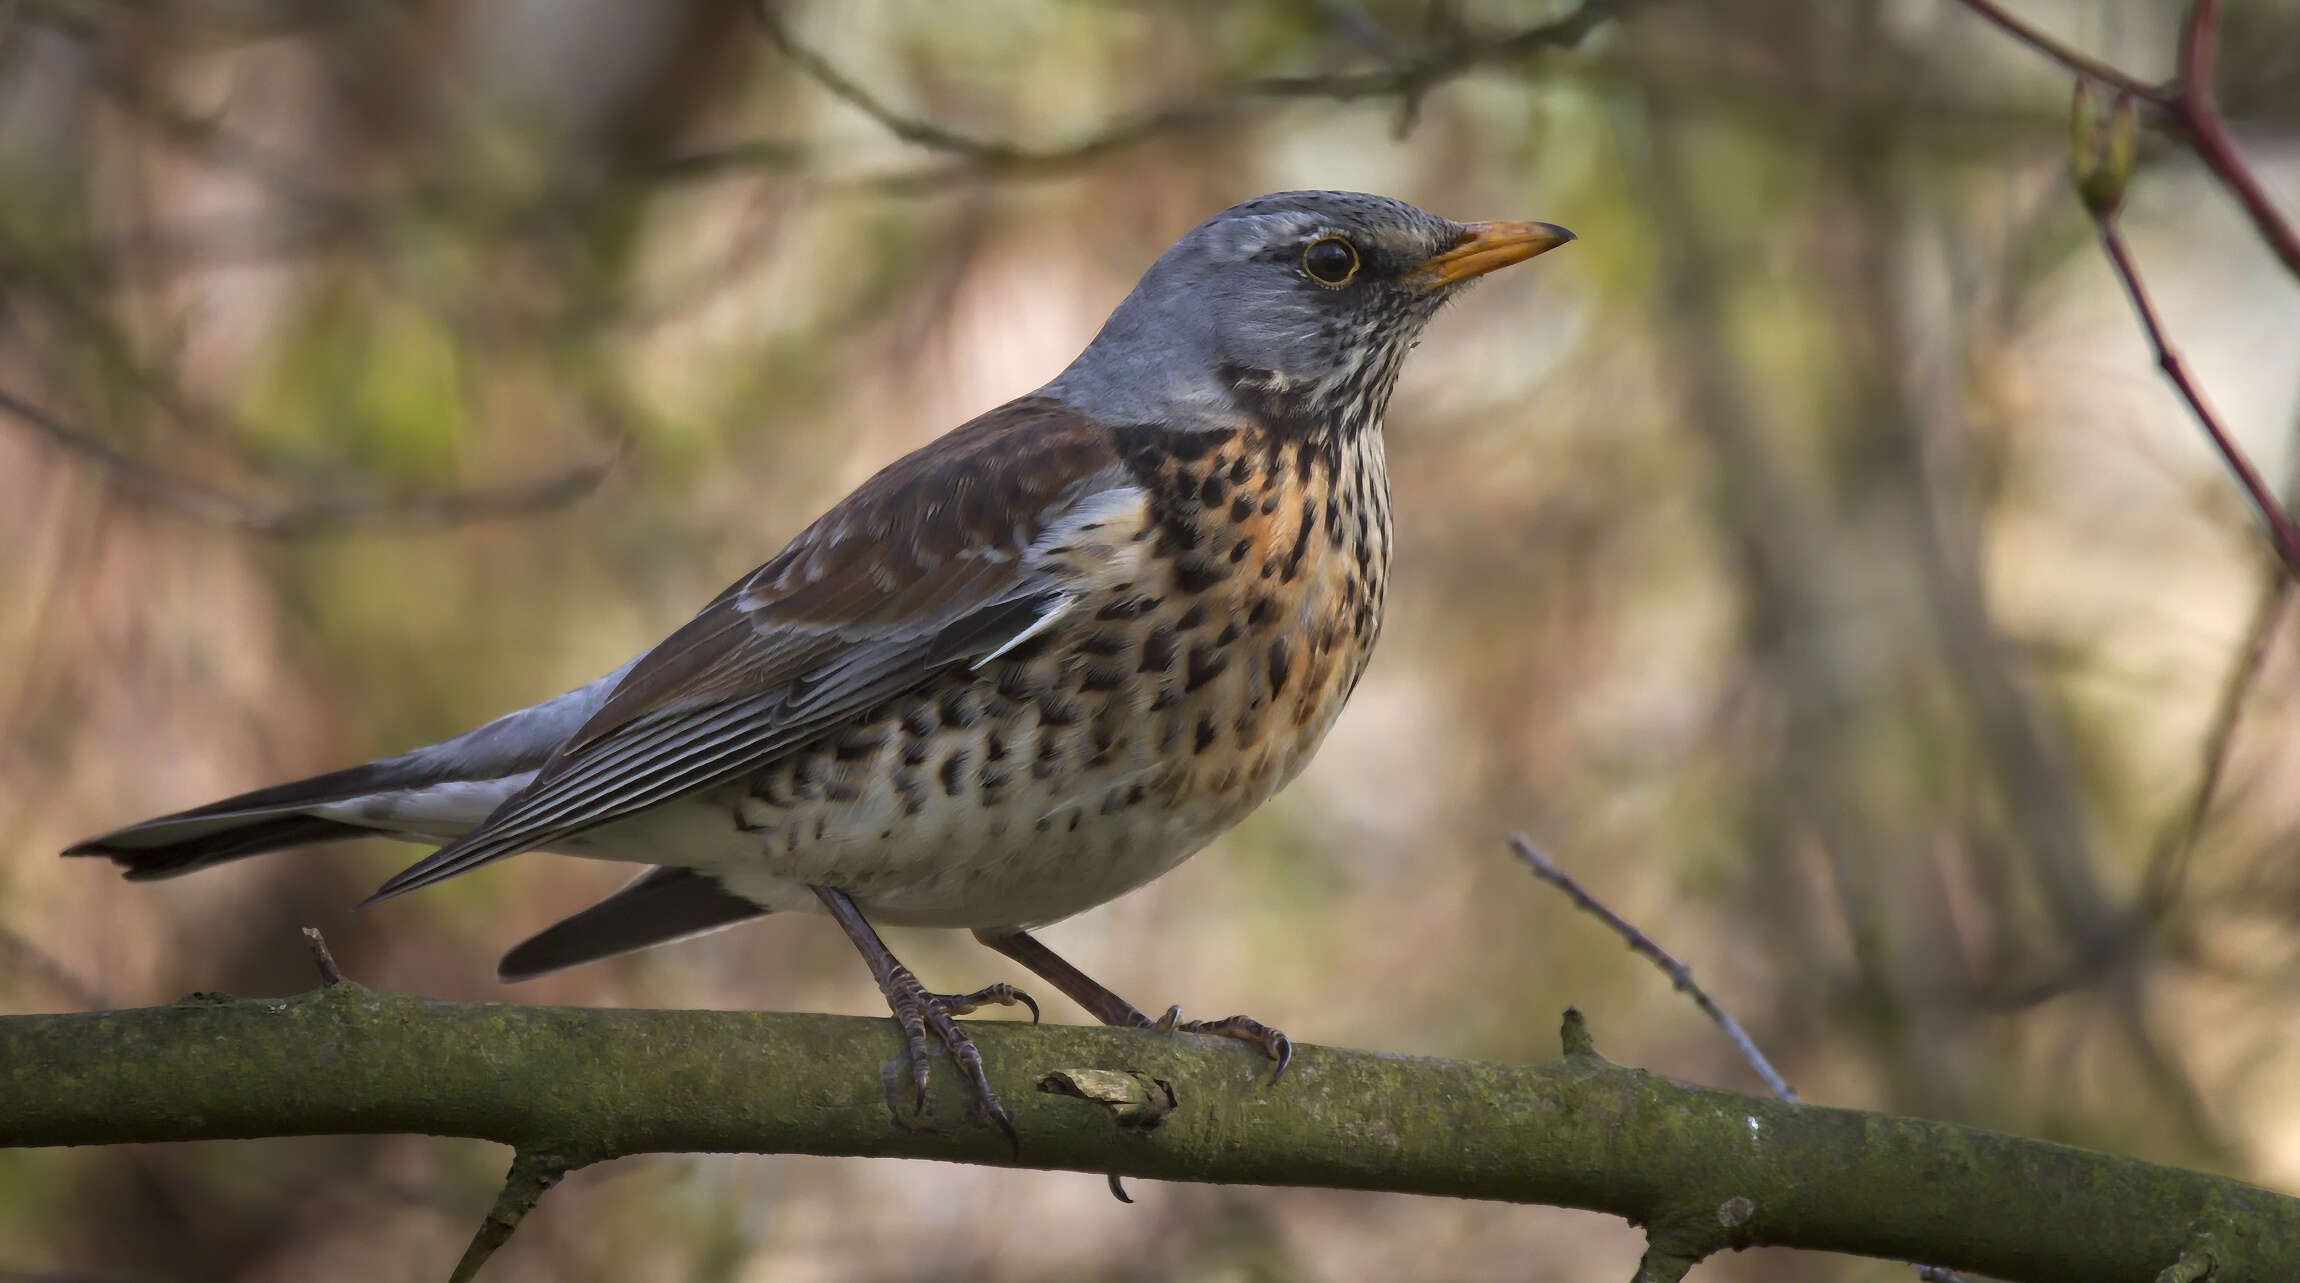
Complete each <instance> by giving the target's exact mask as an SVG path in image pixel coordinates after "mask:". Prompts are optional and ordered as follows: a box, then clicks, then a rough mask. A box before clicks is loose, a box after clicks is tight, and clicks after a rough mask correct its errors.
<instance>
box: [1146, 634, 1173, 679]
mask: <svg viewBox="0 0 2300 1283" xmlns="http://www.w3.org/2000/svg"><path fill="white" fill-rule="evenodd" d="M1172 667H1174V630H1173V629H1172V628H1170V627H1168V626H1167V625H1165V624H1160V625H1158V626H1157V627H1156V628H1153V629H1151V630H1150V632H1149V634H1148V635H1147V636H1145V637H1143V639H1142V666H1141V667H1140V668H1139V669H1138V670H1137V671H1139V672H1145V673H1163V672H1165V671H1167V670H1168V669H1170V668H1172Z"/></svg>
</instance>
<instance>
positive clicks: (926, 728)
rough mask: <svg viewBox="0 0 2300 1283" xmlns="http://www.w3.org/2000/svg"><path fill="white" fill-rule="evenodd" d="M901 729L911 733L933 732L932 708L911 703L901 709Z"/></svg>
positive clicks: (928, 733)
mask: <svg viewBox="0 0 2300 1283" xmlns="http://www.w3.org/2000/svg"><path fill="white" fill-rule="evenodd" d="M902 729H903V730H904V731H905V732H907V733H909V734H911V735H918V736H926V735H932V734H934V710H933V709H931V708H928V707H927V706H926V705H924V704H913V705H911V706H910V707H909V708H906V709H904V710H902Z"/></svg>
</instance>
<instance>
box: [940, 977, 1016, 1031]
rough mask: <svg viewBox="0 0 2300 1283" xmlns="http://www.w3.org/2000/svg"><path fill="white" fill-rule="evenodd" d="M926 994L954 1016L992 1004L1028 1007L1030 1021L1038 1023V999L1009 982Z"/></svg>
mask: <svg viewBox="0 0 2300 1283" xmlns="http://www.w3.org/2000/svg"><path fill="white" fill-rule="evenodd" d="M927 996H928V997H930V998H933V999H934V1000H935V1001H936V1002H939V1003H941V1004H942V1006H943V1009H944V1010H945V1011H948V1012H949V1013H950V1014H952V1015H954V1016H963V1015H966V1014H967V1013H969V1012H973V1011H980V1010H981V1009H982V1008H984V1007H987V1006H991V1005H992V1004H996V1005H998V1006H1001V1007H1015V1006H1021V1007H1028V1008H1030V1023H1032V1024H1034V1025H1035V1024H1037V1023H1038V1000H1037V999H1036V998H1033V997H1031V996H1030V995H1029V994H1027V993H1024V992H1023V991H1022V990H1020V989H1017V988H1015V987H1014V986H1013V985H1010V984H995V985H984V986H983V987H982V988H980V989H977V990H975V991H974V992H973V993H937V994H929V995H927Z"/></svg>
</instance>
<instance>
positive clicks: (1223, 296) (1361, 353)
mask: <svg viewBox="0 0 2300 1283" xmlns="http://www.w3.org/2000/svg"><path fill="white" fill-rule="evenodd" d="M1572 239H1573V233H1571V232H1568V231H1566V230H1565V229H1564V228H1562V227H1555V226H1552V225H1550V224H1548V223H1456V222H1454V221H1452V220H1450V219H1445V218H1440V217H1438V216H1437V215H1435V214H1432V213H1429V212H1428V211H1426V210H1421V209H1417V208H1415V207H1414V206H1412V205H1408V204H1406V203H1405V202H1404V201H1398V200H1391V199H1389V198H1388V197H1385V196H1367V195H1362V194H1360V193H1356V192H1315V191H1312V192H1281V193H1279V194H1277V195H1274V196H1263V197H1259V198H1257V199H1254V200H1250V201H1247V202H1245V203H1244V204H1241V205H1233V206H1231V207H1230V208H1228V209H1226V210H1223V211H1222V212H1221V213H1219V214H1216V215H1214V216H1213V217H1212V218H1209V219H1207V220H1206V221H1205V222H1203V223H1200V224H1199V225H1198V226H1197V227H1195V228H1193V229H1192V230H1191V231H1190V233H1189V234H1188V235H1186V236H1184V237H1183V238H1182V239H1181V240H1179V241H1177V242H1175V243H1174V246H1173V247H1172V248H1171V249H1168V250H1167V251H1166V252H1165V253H1164V254H1162V255H1160V256H1159V258H1158V261H1157V262H1156V263H1154V264H1152V265H1151V267H1150V270H1149V271H1148V272H1146V273H1144V274H1143V276H1142V280H1141V282H1140V283H1139V284H1137V285H1136V286H1135V287H1134V292H1133V293H1132V294H1129V295H1128V296H1127V297H1126V301H1125V302H1123V303H1121V304H1119V305H1118V310H1117V311H1116V312H1113V313H1112V314H1111V316H1110V320H1109V321H1108V322H1107V323H1105V324H1104V325H1103V327H1102V332H1101V333H1100V334H1098V335H1096V336H1095V339H1094V342H1093V343H1092V344H1091V345H1089V346H1088V347H1087V349H1086V351H1085V352H1084V353H1082V354H1081V355H1080V356H1079V358H1078V359H1077V360H1076V361H1074V362H1072V363H1071V365H1070V368H1069V369H1067V370H1065V371H1063V372H1062V375H1061V376H1060V377H1059V378H1057V379H1055V381H1054V382H1053V383H1051V384H1049V385H1047V388H1046V391H1047V392H1049V393H1051V394H1053V395H1055V396H1057V397H1060V398H1061V399H1063V400H1065V401H1067V402H1069V403H1070V404H1072V405H1074V406H1076V407H1078V408H1079V409H1081V410H1084V411H1086V412H1087V413H1089V414H1092V415H1095V416H1096V417H1098V418H1101V419H1104V420H1106V421H1111V422H1132V423H1165V424H1171V425H1176V426H1197V427H1222V426H1230V425H1234V424H1237V423H1240V422H1242V421H1249V420H1252V421H1261V422H1264V423H1265V424H1267V425H1269V426H1273V427H1285V426H1289V425H1291V426H1296V427H1300V428H1302V429H1303V430H1314V431H1320V432H1328V431H1333V432H1353V431H1363V430H1365V429H1368V428H1371V427H1374V426H1376V425H1377V424H1378V422H1379V420H1380V418H1381V414H1382V410H1383V409H1384V408H1385V407H1386V406H1387V404H1388V402H1389V396H1390V389H1391V388H1392V387H1393V386H1394V385H1395V384H1396V381H1397V373H1398V367H1399V365H1400V363H1401V362H1403V360H1404V359H1405V354H1406V352H1407V351H1408V350H1409V349H1411V348H1412V347H1413V344H1414V340H1415V339H1416V338H1417V337H1418V336H1419V335H1420V334H1421V330H1422V326H1423V325H1425V324H1427V323H1428V321H1429V319H1430V318H1431V317H1432V316H1435V315H1436V314H1437V312H1438V309H1439V308H1440V307H1442V306H1444V304H1445V302H1446V300H1447V299H1449V298H1451V297H1453V296H1454V295H1455V294H1457V293H1459V292H1460V290H1461V288H1462V287H1463V286H1464V285H1465V284H1467V283H1468V282H1469V281H1471V280H1473V279H1475V278H1477V277H1478V276H1481V275H1483V274H1485V273H1486V272H1490V271H1492V270H1493V269H1495V268H1498V267H1506V266H1508V265H1509V264H1511V263H1516V262H1522V261H1523V260H1525V259H1528V258H1531V257H1533V256H1534V255H1536V254H1539V253H1541V252H1542V251H1544V250H1548V249H1552V248H1555V247H1556V246H1558V245H1562V244H1564V243H1565V242H1567V241H1569V240H1572Z"/></svg>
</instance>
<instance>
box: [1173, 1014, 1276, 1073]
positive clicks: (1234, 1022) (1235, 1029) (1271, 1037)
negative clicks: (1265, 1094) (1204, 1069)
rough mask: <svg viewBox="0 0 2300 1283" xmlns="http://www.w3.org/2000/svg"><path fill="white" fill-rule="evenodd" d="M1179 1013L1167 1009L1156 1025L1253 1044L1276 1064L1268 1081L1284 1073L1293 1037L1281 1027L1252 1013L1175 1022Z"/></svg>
mask: <svg viewBox="0 0 2300 1283" xmlns="http://www.w3.org/2000/svg"><path fill="white" fill-rule="evenodd" d="M1180 1014H1181V1008H1179V1007H1177V1008H1174V1009H1172V1010H1170V1011H1168V1012H1167V1013H1166V1018H1165V1019H1163V1020H1161V1021H1159V1022H1158V1027H1159V1028H1161V1029H1165V1030H1167V1031H1169V1032H1173V1031H1180V1032H1182V1033H1191V1034H1215V1035H1217V1036H1219V1037H1223V1038H1236V1039H1238V1040H1239V1041H1240V1042H1250V1043H1253V1044H1254V1045H1255V1046H1257V1047H1260V1048H1261V1049H1262V1054H1264V1055H1266V1056H1268V1057H1269V1058H1270V1059H1272V1060H1275V1061H1277V1062H1278V1067H1277V1068H1276V1069H1274V1070H1272V1071H1271V1072H1270V1081H1271V1082H1273V1083H1274V1082H1276V1081H1278V1079H1280V1078H1282V1077H1284V1076H1285V1073H1286V1066H1287V1065H1290V1064H1292V1063H1293V1061H1294V1040H1293V1039H1291V1038H1288V1037H1287V1036H1286V1035H1285V1033H1284V1032H1283V1031H1282V1030H1277V1029H1272V1028H1271V1027H1270V1026H1268V1025H1265V1024H1263V1023H1262V1022H1261V1021H1259V1020H1256V1019H1254V1018H1253V1017H1252V1016H1225V1017H1223V1018H1222V1019H1220V1020H1184V1021H1180V1022H1179V1023H1177V1022H1176V1019H1175V1017H1177V1016H1179V1015H1180Z"/></svg>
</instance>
